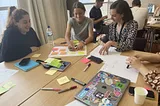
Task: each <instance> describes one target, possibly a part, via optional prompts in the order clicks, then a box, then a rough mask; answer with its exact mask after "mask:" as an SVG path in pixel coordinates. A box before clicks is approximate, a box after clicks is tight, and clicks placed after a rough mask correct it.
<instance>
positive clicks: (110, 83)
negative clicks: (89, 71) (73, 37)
mask: <svg viewBox="0 0 160 106" xmlns="http://www.w3.org/2000/svg"><path fill="white" fill-rule="evenodd" d="M117 71H118V70H117ZM129 83H130V80H128V79H125V78H122V77H119V76H116V75H113V74H110V73H107V72H104V71H100V72H98V73H97V74H96V75H95V76H94V77H93V78H92V79H91V80H90V81H89V83H88V84H87V85H86V86H85V87H83V88H82V90H81V91H80V92H79V93H78V94H76V95H75V99H77V100H79V101H81V102H82V103H84V104H86V105H88V106H117V105H118V103H119V101H120V99H121V98H122V96H123V94H124V92H125V91H126V88H127V87H128V85H129Z"/></svg>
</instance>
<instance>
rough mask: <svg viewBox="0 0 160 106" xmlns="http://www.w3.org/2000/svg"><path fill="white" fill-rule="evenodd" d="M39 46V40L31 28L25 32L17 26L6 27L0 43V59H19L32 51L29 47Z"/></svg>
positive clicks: (6, 60)
mask: <svg viewBox="0 0 160 106" xmlns="http://www.w3.org/2000/svg"><path fill="white" fill-rule="evenodd" d="M39 46H41V44H40V41H39V39H38V38H37V34H36V32H35V31H34V30H33V29H32V28H30V30H29V32H27V33H26V34H22V33H21V32H20V31H19V30H18V29H17V28H7V29H6V30H5V31H4V37H3V39H2V43H1V50H0V60H1V61H5V62H8V61H13V60H17V59H20V58H22V57H24V56H26V55H28V54H29V53H31V52H32V50H31V48H30V47H39Z"/></svg>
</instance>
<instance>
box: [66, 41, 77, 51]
mask: <svg viewBox="0 0 160 106" xmlns="http://www.w3.org/2000/svg"><path fill="white" fill-rule="evenodd" d="M68 49H69V50H70V51H75V50H76V48H75V45H74V43H73V41H70V42H69V43H68Z"/></svg>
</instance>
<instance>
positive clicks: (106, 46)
mask: <svg viewBox="0 0 160 106" xmlns="http://www.w3.org/2000/svg"><path fill="white" fill-rule="evenodd" d="M111 46H112V41H108V42H107V43H105V44H104V45H103V47H102V48H101V49H100V51H99V54H100V55H104V54H105V53H107V54H108V49H109V48H110V47H111Z"/></svg>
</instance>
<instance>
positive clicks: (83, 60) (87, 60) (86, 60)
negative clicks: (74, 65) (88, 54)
mask: <svg viewBox="0 0 160 106" xmlns="http://www.w3.org/2000/svg"><path fill="white" fill-rule="evenodd" d="M90 61H91V60H89V59H87V58H83V59H82V60H81V62H82V63H84V64H87V63H88V62H90Z"/></svg>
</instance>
